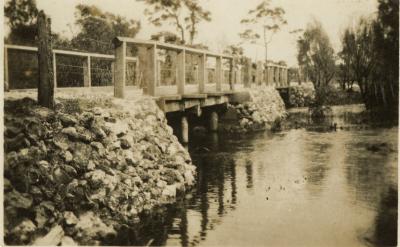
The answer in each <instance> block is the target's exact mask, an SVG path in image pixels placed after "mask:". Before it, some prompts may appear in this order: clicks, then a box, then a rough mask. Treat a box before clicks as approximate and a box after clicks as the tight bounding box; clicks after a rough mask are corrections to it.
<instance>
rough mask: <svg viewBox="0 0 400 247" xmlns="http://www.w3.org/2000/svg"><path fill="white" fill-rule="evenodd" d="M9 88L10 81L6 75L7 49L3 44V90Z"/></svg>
mask: <svg viewBox="0 0 400 247" xmlns="http://www.w3.org/2000/svg"><path fill="white" fill-rule="evenodd" d="M9 88H10V81H9V77H8V49H7V47H5V46H4V90H5V91H8V90H9Z"/></svg>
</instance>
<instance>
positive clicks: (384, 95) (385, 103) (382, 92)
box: [380, 85, 387, 106]
mask: <svg viewBox="0 0 400 247" xmlns="http://www.w3.org/2000/svg"><path fill="white" fill-rule="evenodd" d="M380 88H381V94H382V102H383V106H387V101H386V94H385V87H384V85H380Z"/></svg>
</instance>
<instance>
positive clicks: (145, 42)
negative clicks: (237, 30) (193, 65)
mask: <svg viewBox="0 0 400 247" xmlns="http://www.w3.org/2000/svg"><path fill="white" fill-rule="evenodd" d="M115 39H116V40H118V41H120V42H127V43H134V44H137V45H148V46H156V47H158V48H164V49H171V50H177V51H186V52H189V53H196V54H206V55H208V56H212V57H222V58H228V59H232V58H233V56H230V55H226V54H222V53H215V52H211V51H208V50H204V49H196V48H191V47H187V46H182V45H175V44H169V43H164V42H159V41H154V40H142V39H135V38H128V37H120V36H118V37H116V38H115Z"/></svg>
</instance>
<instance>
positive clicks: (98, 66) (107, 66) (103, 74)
mask: <svg viewBox="0 0 400 247" xmlns="http://www.w3.org/2000/svg"><path fill="white" fill-rule="evenodd" d="M112 63H113V60H111V59H104V58H94V57H92V58H91V68H90V73H91V86H92V87H102V86H112V85H113V72H112Z"/></svg>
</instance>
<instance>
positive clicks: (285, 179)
mask: <svg viewBox="0 0 400 247" xmlns="http://www.w3.org/2000/svg"><path fill="white" fill-rule="evenodd" d="M345 110H346V109H345ZM347 110H348V109H347ZM334 112H335V114H336V115H335V117H334V118H332V119H331V121H335V122H337V123H340V125H339V126H342V127H343V130H340V129H338V130H337V131H331V130H329V129H326V128H325V127H326V126H325V127H324V126H322V127H321V126H320V127H318V126H311V128H306V129H297V130H296V129H291V130H287V131H284V132H281V133H276V134H271V133H268V132H266V133H258V134H257V135H255V136H247V137H245V138H242V139H233V138H221V136H220V137H218V136H216V135H210V136H201V137H197V139H196V137H191V138H192V142H191V144H190V146H189V147H188V148H189V151H190V152H191V154H192V157H193V160H194V163H195V164H196V166H197V171H198V176H197V184H196V186H195V188H193V191H191V192H190V193H189V194H188V195H187V196H186V197H185V198H182V199H181V200H180V201H178V202H177V203H176V204H174V205H169V206H168V207H166V208H163V209H162V210H161V211H160V213H159V214H158V215H151V216H148V220H147V221H145V222H144V223H143V224H142V226H141V228H140V229H139V230H137V231H136V232H135V233H130V234H131V235H130V239H131V242H130V243H131V244H140V245H147V244H151V245H169V246H171V245H172V246H176V245H178V246H179V245H181V246H215V245H219V246H221V245H223V246H249V245H250V246H371V245H373V246H374V245H376V246H381V245H395V244H396V242H395V239H396V233H397V225H396V222H397V189H394V188H397V183H398V181H397V153H396V152H395V151H393V150H397V132H398V129H397V127H396V128H367V129H359V128H353V127H351V126H352V124H354V121H353V120H354V119H355V116H353V115H354V114H355V113H350V114H347V113H343V111H342V110H341V109H340V108H338V109H335V110H334ZM349 119H350V120H349ZM348 121H350V124H349V125H347V124H348ZM327 124H329V123H327ZM313 128H314V129H317V128H319V129H320V130H322V129H323V128H325V131H319V132H317V131H315V130H314V129H313ZM382 143H385V145H381V144H382ZM371 145H372V146H374V145H377V148H371ZM205 150H207V152H205ZM132 236H134V237H132Z"/></svg>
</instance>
